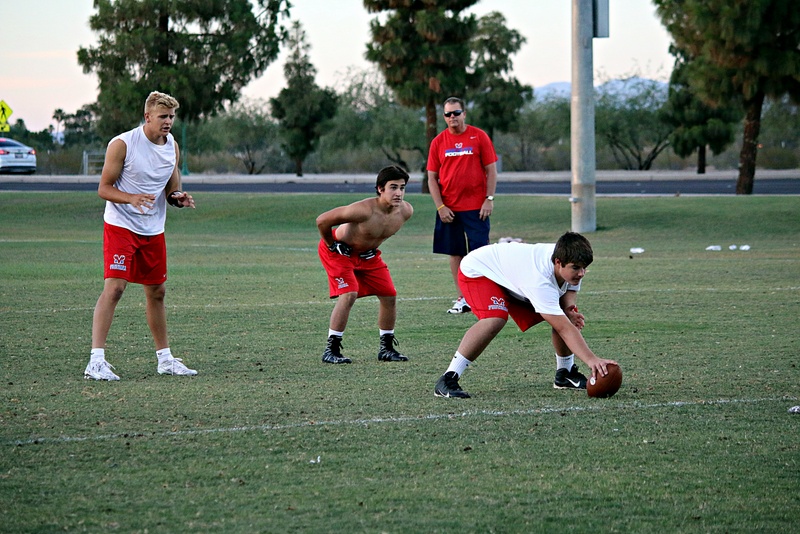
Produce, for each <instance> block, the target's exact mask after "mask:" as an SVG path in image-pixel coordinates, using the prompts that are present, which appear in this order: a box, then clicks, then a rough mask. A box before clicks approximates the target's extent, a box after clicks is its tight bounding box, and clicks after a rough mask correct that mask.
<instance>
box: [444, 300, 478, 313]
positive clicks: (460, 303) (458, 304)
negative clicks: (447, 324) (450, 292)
mask: <svg viewBox="0 0 800 534" xmlns="http://www.w3.org/2000/svg"><path fill="white" fill-rule="evenodd" d="M471 311H472V308H470V307H469V304H467V301H466V299H465V298H464V297H458V299H457V300H456V301H455V302H454V303H453V307H452V308H450V309H449V310H447V313H469V312H471Z"/></svg>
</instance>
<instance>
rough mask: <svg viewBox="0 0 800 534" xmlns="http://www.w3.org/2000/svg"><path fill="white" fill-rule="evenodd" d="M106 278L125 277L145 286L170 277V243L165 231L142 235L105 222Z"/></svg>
mask: <svg viewBox="0 0 800 534" xmlns="http://www.w3.org/2000/svg"><path fill="white" fill-rule="evenodd" d="M103 262H104V264H105V272H104V277H105V278H122V279H124V280H127V281H128V282H133V283H135V284H143V285H148V286H150V285H159V284H163V283H164V282H166V280H167V244H166V241H165V240H164V234H163V232H162V233H160V234H158V235H139V234H135V233H133V232H131V231H130V230H128V229H127V228H122V227H120V226H114V225H112V224H108V223H104V228H103Z"/></svg>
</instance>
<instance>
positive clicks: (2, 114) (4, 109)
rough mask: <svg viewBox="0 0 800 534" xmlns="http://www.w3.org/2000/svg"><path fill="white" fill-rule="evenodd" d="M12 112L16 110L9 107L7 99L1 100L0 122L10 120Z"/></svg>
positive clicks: (3, 122)
mask: <svg viewBox="0 0 800 534" xmlns="http://www.w3.org/2000/svg"><path fill="white" fill-rule="evenodd" d="M12 113H14V112H13V111H11V108H10V107H8V104H6V101H5V100H0V124H5V123H6V122H8V118H9V117H10V116H11V114H12ZM0 131H3V132H7V131H8V130H7V129H6V130H0Z"/></svg>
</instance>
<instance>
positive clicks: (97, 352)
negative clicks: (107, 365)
mask: <svg viewBox="0 0 800 534" xmlns="http://www.w3.org/2000/svg"><path fill="white" fill-rule="evenodd" d="M105 359H106V349H92V354H91V356H90V357H89V361H91V362H92V363H94V362H102V361H105Z"/></svg>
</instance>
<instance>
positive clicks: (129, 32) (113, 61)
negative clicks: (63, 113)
mask: <svg viewBox="0 0 800 534" xmlns="http://www.w3.org/2000/svg"><path fill="white" fill-rule="evenodd" d="M94 6H95V8H96V9H97V13H96V14H94V15H92V17H91V18H90V19H89V26H90V27H91V29H92V30H94V31H95V32H96V33H97V34H98V35H99V43H98V45H97V46H96V47H90V48H83V47H82V48H80V49H79V50H78V63H79V64H80V65H81V66H82V67H83V70H84V72H87V73H89V72H95V73H96V74H97V77H98V79H99V82H100V83H99V89H100V91H99V94H98V99H97V103H98V112H99V114H100V122H99V124H98V129H99V131H100V133H101V134H102V135H103V136H106V137H108V136H111V135H115V134H116V133H119V132H120V131H123V130H126V129H129V128H131V127H132V125H135V124H138V122H139V121H140V120H141V116H142V111H143V103H144V99H145V97H146V96H147V95H148V94H149V93H150V92H151V91H154V90H158V91H164V92H167V93H170V94H172V95H174V96H175V97H176V98H177V99H178V101H179V102H180V103H181V109H180V116H181V118H183V119H184V120H186V121H188V122H192V121H195V120H197V119H199V118H201V117H204V116H209V115H213V114H214V113H216V112H217V111H218V110H221V109H222V108H223V104H224V103H225V102H235V101H236V100H237V99H238V98H239V97H240V95H241V90H242V88H243V87H244V86H245V85H247V83H249V82H250V81H251V80H252V79H253V78H255V77H257V76H258V75H260V74H261V73H262V72H263V71H264V69H266V67H267V66H268V65H269V64H270V63H271V62H272V61H274V60H275V58H276V57H277V55H278V51H279V45H280V41H281V40H282V39H283V36H284V29H283V27H282V26H281V25H280V24H279V18H280V17H281V16H284V17H286V16H288V14H289V8H290V7H291V6H290V4H289V2H288V0H256V2H255V5H254V4H253V3H252V2H251V1H250V0H213V1H210V0H181V1H176V0H95V1H94ZM254 8H255V9H256V10H257V12H254Z"/></svg>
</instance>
